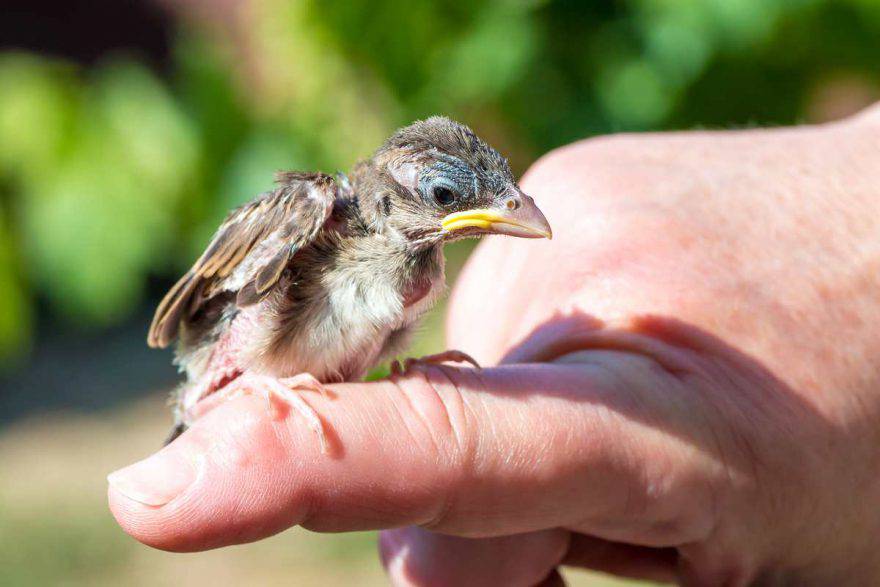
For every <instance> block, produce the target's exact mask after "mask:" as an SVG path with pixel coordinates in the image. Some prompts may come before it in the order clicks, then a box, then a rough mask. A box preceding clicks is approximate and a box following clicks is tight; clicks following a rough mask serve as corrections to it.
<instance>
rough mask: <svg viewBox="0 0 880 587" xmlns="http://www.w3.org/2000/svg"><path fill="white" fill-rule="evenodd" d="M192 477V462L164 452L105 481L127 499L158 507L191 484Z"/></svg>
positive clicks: (194, 472)
mask: <svg viewBox="0 0 880 587" xmlns="http://www.w3.org/2000/svg"><path fill="white" fill-rule="evenodd" d="M196 474H197V470H196V463H194V462H192V461H191V460H190V459H186V458H183V457H182V456H181V455H179V454H178V453H177V452H175V451H171V450H167V449H166V450H162V451H160V452H158V453H156V454H154V455H153V456H151V457H148V458H146V459H144V460H142V461H140V462H137V463H135V464H133V465H129V466H128V467H125V468H124V469H119V470H118V471H114V472H113V473H110V474H109V475H107V482H108V483H110V485H111V486H112V487H113V488H114V489H116V491H118V492H119V493H121V494H122V495H124V496H125V497H127V498H128V499H131V500H134V501H136V502H138V503H142V504H144V505H149V506H154V507H159V506H163V505H165V504H166V503H168V502H169V501H171V500H172V499H174V498H175V497H177V496H178V495H180V494H181V493H183V492H184V491H185V490H186V488H187V487H189V486H190V485H192V484H193V482H195V480H196Z"/></svg>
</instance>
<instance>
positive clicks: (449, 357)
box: [391, 350, 481, 375]
mask: <svg viewBox="0 0 880 587" xmlns="http://www.w3.org/2000/svg"><path fill="white" fill-rule="evenodd" d="M442 363H470V364H471V365H473V366H474V367H475V368H476V369H480V368H481V367H480V364H479V363H477V361H476V359H474V358H473V357H472V356H470V355H469V354H467V353H465V352H462V351H456V350H449V351H443V352H442V353H437V354H434V355H425V356H424V357H419V358H418V359H416V358H413V357H410V358H408V359H406V360H404V361H403V363H402V364H401V362H400V361H398V360H395V361H393V362H392V363H391V374H392V375H406V374H407V373H408V372H409V371H410V370H411V369H412V368H414V367H418V366H420V365H440V364H442Z"/></svg>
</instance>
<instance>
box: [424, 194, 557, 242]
mask: <svg viewBox="0 0 880 587" xmlns="http://www.w3.org/2000/svg"><path fill="white" fill-rule="evenodd" d="M440 224H441V226H443V230H445V231H446V232H455V231H457V230H462V229H465V228H477V229H479V230H480V231H483V232H488V233H492V234H506V235H510V236H518V237H522V238H553V230H552V229H551V228H550V223H549V222H547V218H545V217H544V214H543V213H542V212H541V210H539V209H538V206H537V205H536V204H535V201H534V200H533V199H532V198H530V197H529V196H527V195H525V194H521V195H520V196H518V197H516V198H513V199H508V200H506V201H505V204H504V207H499V208H497V209H496V208H477V209H474V210H463V211H461V212H454V213H452V214H449V215H447V216H446V217H444V218H443V220H441V221H440Z"/></svg>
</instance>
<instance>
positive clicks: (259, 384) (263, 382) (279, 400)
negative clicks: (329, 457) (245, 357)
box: [223, 373, 329, 454]
mask: <svg viewBox="0 0 880 587" xmlns="http://www.w3.org/2000/svg"><path fill="white" fill-rule="evenodd" d="M303 390H307V391H317V392H319V393H320V394H321V395H323V396H324V397H329V392H328V391H327V389H326V388H325V387H324V384H322V383H321V382H320V381H318V380H317V379H316V378H315V377H314V376H313V375H311V374H310V373H300V374H299V375H294V376H293V377H284V378H280V379H279V378H277V377H272V376H269V375H254V374H245V375H242V376H241V377H239V378H237V379H236V380H235V381H233V382H232V383H231V384H229V386H227V388H225V389H224V390H223V394H224V396H225V397H226V398H227V399H232V398H235V397H240V396H242V395H250V394H259V395H262V396H264V397H265V398H266V402H267V404H268V406H269V413H270V414H271V415H272V419H273V420H280V419H282V418H284V416H285V415H286V414H287V413H288V412H289V410H291V409H294V410H296V411H297V413H299V415H301V416H302V417H303V418H305V420H306V423H307V424H308V426H309V428H311V429H312V431H313V432H314V433H315V434H317V436H318V440H319V441H320V442H321V452H322V453H324V454H327V431H326V430H325V429H324V423H323V422H322V421H321V418H320V416H318V413H317V412H316V411H315V409H314V408H313V407H312V406H311V405H309V403H308V402H307V401H306V400H305V399H303V397H302V395H300V394H299V393H297V391H303Z"/></svg>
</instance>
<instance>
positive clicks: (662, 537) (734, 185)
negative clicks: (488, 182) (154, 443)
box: [109, 113, 880, 585]
mask: <svg viewBox="0 0 880 587" xmlns="http://www.w3.org/2000/svg"><path fill="white" fill-rule="evenodd" d="M878 119H880V116H877V114H876V113H874V115H870V116H863V117H861V118H859V119H855V120H850V121H845V122H844V123H840V124H836V125H829V126H825V127H804V128H799V129H788V130H771V131H757V130H754V131H743V132H721V133H687V134H666V135H639V136H620V137H611V138H605V139H599V140H592V141H587V142H583V143H579V144H575V145H572V146H570V147H567V148H565V149H562V150H560V151H557V152H554V153H553V154H551V155H549V156H548V157H546V158H545V159H543V160H542V161H541V162H539V163H537V164H536V165H535V166H534V168H533V170H532V171H531V172H530V173H529V174H528V175H527V177H526V179H524V181H523V187H524V189H525V191H526V192H528V193H531V194H532V195H534V196H535V197H536V200H537V201H538V202H540V203H541V206H542V209H543V210H544V211H545V212H546V214H547V217H548V218H549V220H550V222H551V224H552V225H553V227H554V233H555V237H556V238H555V240H554V241H552V242H528V243H524V242H518V241H515V240H514V239H490V240H489V241H487V242H486V243H484V244H483V245H481V247H480V248H479V250H478V252H477V253H476V254H475V255H474V257H473V258H472V259H471V261H470V262H469V265H468V268H467V270H466V271H465V272H464V274H463V276H462V278H461V280H460V285H459V287H458V288H457V290H456V292H455V295H454V297H453V300H452V304H451V311H450V318H449V342H450V345H449V346H450V347H451V348H460V349H462V350H465V351H467V352H469V353H471V354H472V355H474V356H475V357H476V358H477V359H479V360H480V361H481V362H482V363H483V364H486V365H493V364H500V366H497V367H491V368H486V369H483V370H481V371H473V370H469V369H454V368H451V367H426V368H424V369H422V370H420V371H417V372H414V373H412V374H411V375H409V376H406V377H396V378H392V379H391V380H387V381H381V382H375V383H365V384H346V385H338V386H333V389H334V391H335V392H336V394H337V395H336V397H335V398H330V399H325V398H322V397H317V396H316V397H310V398H309V401H310V403H311V404H312V405H313V406H314V407H315V409H316V410H317V411H318V412H319V413H320V414H321V415H322V417H323V418H324V419H325V421H326V422H327V424H328V429H330V430H332V431H333V434H334V435H335V442H334V444H335V445H336V446H337V450H336V452H335V453H334V454H333V456H332V457H327V456H324V455H322V454H321V451H320V447H319V446H318V443H317V439H316V438H315V437H314V435H313V434H311V433H310V431H309V430H308V429H307V428H306V427H304V426H301V423H300V422H299V421H298V420H297V419H296V418H295V417H291V418H288V419H286V420H284V421H280V422H279V421H272V420H271V419H270V418H269V417H268V416H267V415H266V410H265V409H264V408H263V406H262V404H261V403H260V401H259V400H258V399H256V398H253V397H243V398H240V399H237V400H234V401H231V402H229V403H228V404H226V405H223V406H221V407H219V408H217V409H216V410H214V411H212V412H211V413H209V414H208V415H207V416H206V417H205V418H204V419H202V420H200V421H199V422H197V423H196V424H195V426H193V428H192V429H191V430H190V431H188V432H187V433H186V434H184V435H183V436H182V437H181V438H180V439H178V440H177V441H176V442H174V443H173V444H172V445H170V446H169V447H166V448H165V449H163V450H162V451H160V452H159V453H157V455H154V456H153V457H151V458H150V459H148V460H147V461H144V462H142V463H141V464H139V465H135V466H133V468H131V469H127V470H125V471H124V472H123V473H121V474H117V475H115V476H114V477H113V479H112V482H111V488H110V494H109V498H110V504H111V508H112V509H113V512H114V515H116V517H117V520H119V522H120V524H121V525H122V526H123V527H124V528H125V529H126V531H128V532H129V533H130V534H132V535H133V536H135V537H136V538H138V539H139V540H141V541H143V542H145V543H147V544H151V545H153V546H156V547H159V548H166V549H170V550H200V549H206V548H212V547H217V546H222V545H226V544H233V543H240V542H247V541H250V540H256V539H259V538H262V537H265V536H268V535H271V534H273V533H275V532H278V531H280V530H283V529H285V528H287V527H290V526H292V525H295V524H301V525H303V526H305V527H307V528H311V529H315V530H324V531H340V530H358V529H366V528H392V527H403V526H408V527H406V528H401V529H397V530H390V531H387V532H385V533H384V534H383V536H382V540H381V550H382V556H383V560H384V562H385V564H386V566H387V567H388V569H389V572H390V574H391V577H392V578H393V579H394V581H395V582H396V583H398V584H429V583H430V584H455V585H464V584H523V585H529V584H537V583H541V582H545V583H548V584H549V583H554V582H556V581H558V575H556V569H557V568H558V567H559V565H561V564H575V565H583V566H588V567H591V568H596V569H600V570H605V571H609V572H614V573H618V574H622V575H628V576H636V577H646V578H654V579H659V580H664V579H665V580H674V579H678V580H681V581H683V582H687V583H692V584H713V585H714V584H726V583H730V584H741V583H748V582H752V581H757V580H761V579H766V580H769V579H780V580H788V581H791V582H795V581H796V582H797V583H798V584H803V583H805V582H815V583H818V584H829V583H839V582H842V581H848V582H853V583H862V584H863V583H865V582H870V578H873V579H875V580H876V579H877V577H878V575H880V569H878V568H877V565H878V563H877V562H876V561H875V560H874V557H873V551H872V548H871V547H872V540H871V539H872V538H873V536H875V535H876V531H877V529H878V522H880V520H878V514H877V513H875V512H876V510H877V509H878V508H877V507H876V505H877V503H878V490H880V488H878V486H877V482H876V481H875V479H876V478H877V477H878V475H877V474H878V463H877V458H876V454H877V450H876V447H877V446H878V443H877V440H878V438H877V436H878V434H880V426H878V421H877V418H878V413H880V386H878V382H877V375H876V368H875V365H876V364H877V362H878V357H877V351H876V350H875V349H877V348H880V346H878V342H880V341H878V338H880V335H878V334H877V333H876V331H877V329H876V328H875V326H874V324H876V323H877V321H878V320H877V319H878V318H880V298H878V296H877V295H876V292H877V291H878V281H880V277H878V275H880V271H878V269H880V239H878V237H877V235H878V234H880V226H878V223H880V210H878V208H880V177H878V170H880V165H878V163H880V161H878V159H880V120H878Z"/></svg>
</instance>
